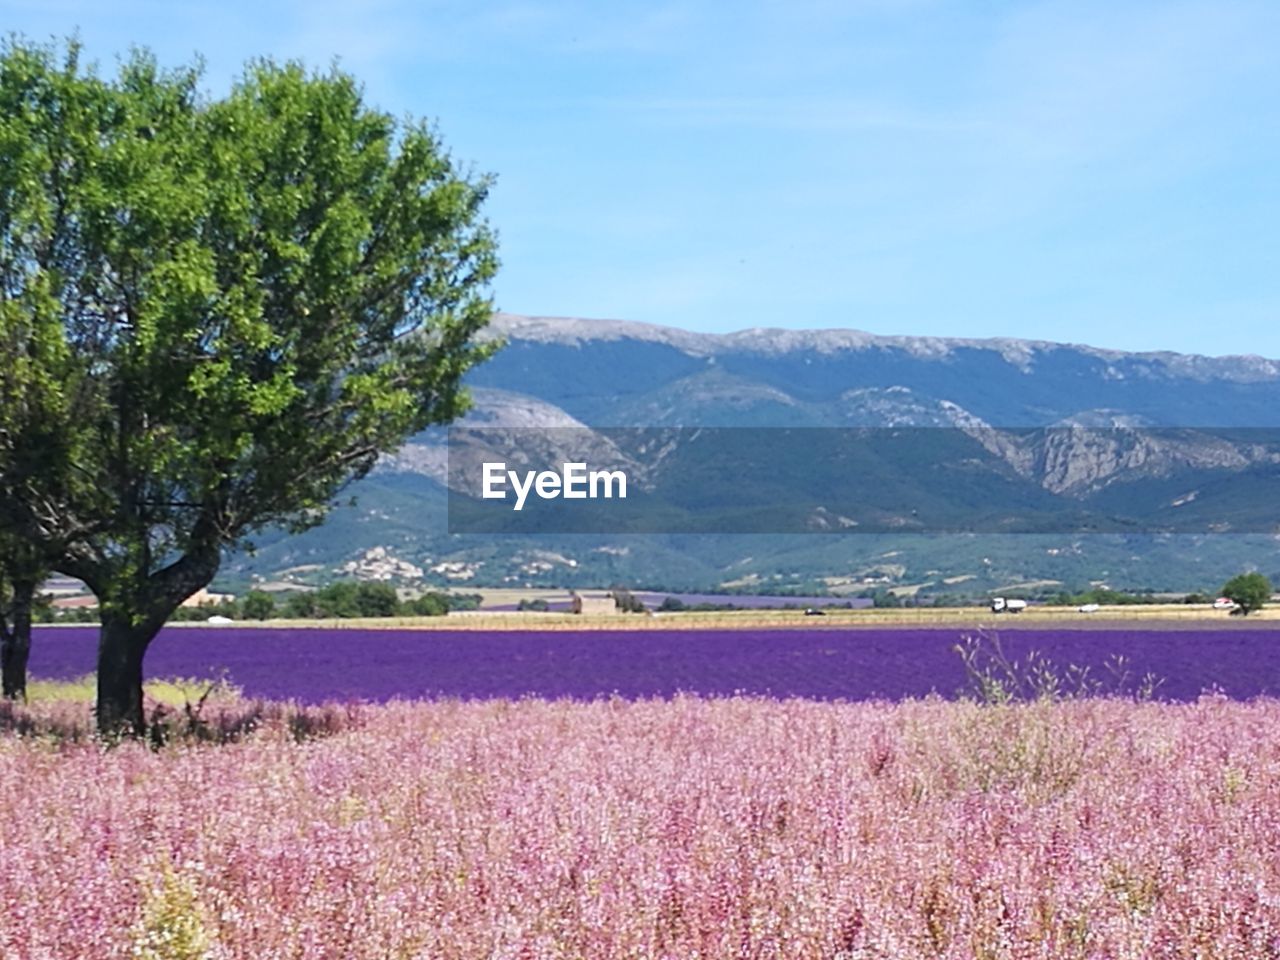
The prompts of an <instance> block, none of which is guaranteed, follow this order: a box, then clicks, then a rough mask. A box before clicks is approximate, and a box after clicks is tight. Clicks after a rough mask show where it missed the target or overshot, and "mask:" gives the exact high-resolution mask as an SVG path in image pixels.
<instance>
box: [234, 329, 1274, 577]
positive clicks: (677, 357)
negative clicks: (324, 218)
mask: <svg viewBox="0 0 1280 960" xmlns="http://www.w3.org/2000/svg"><path fill="white" fill-rule="evenodd" d="M489 335H490V336H494V337H500V338H502V339H503V340H504V341H505V344H504V346H503V348H502V349H501V350H500V351H498V353H497V354H496V355H495V356H494V358H493V359H492V360H490V361H488V362H487V363H485V364H484V365H482V366H481V367H478V368H477V369H476V370H474V371H473V372H472V374H471V376H470V377H469V381H468V383H469V387H470V389H471V390H472V393H473V397H474V400H475V404H474V407H473V410H472V412H471V413H470V414H469V415H468V417H467V418H466V419H465V420H464V421H462V422H460V423H459V424H458V425H455V427H454V428H452V431H451V436H452V442H451V445H450V446H448V447H446V443H445V434H444V431H442V430H439V429H433V430H429V431H427V432H425V433H424V434H422V435H419V436H417V437H414V438H412V439H411V440H410V441H409V442H408V443H407V444H405V446H404V447H403V448H402V449H401V450H399V451H397V452H396V453H394V454H390V455H388V456H386V457H384V458H383V460H382V461H381V462H380V463H379V466H378V467H377V468H376V469H375V471H374V472H373V473H372V474H371V475H370V476H369V477H367V478H366V479H364V480H362V481H360V482H359V483H357V484H354V485H353V486H352V487H351V488H350V489H349V490H348V491H347V492H346V493H347V494H349V495H351V496H352V497H354V500H355V503H354V505H344V506H341V507H339V508H338V509H336V510H335V511H334V514H333V515H332V517H331V518H330V520H329V521H328V522H327V523H326V524H325V525H324V526H322V527H320V528H317V529H315V530H312V531H309V532H307V533H305V534H301V535H297V536H286V535H283V534H276V533H268V534H266V535H264V536H263V537H262V538H261V539H260V541H259V543H258V545H257V549H256V552H255V553H254V554H253V555H251V556H243V555H237V556H235V557H233V558H231V559H230V560H229V562H228V563H227V565H226V566H225V568H224V573H223V576H222V577H221V578H220V580H219V583H220V585H222V586H224V587H229V588H239V587H243V586H245V585H247V584H249V583H260V584H267V585H271V586H285V585H289V584H293V583H306V582H316V581H321V580H325V579H329V578H331V577H333V576H337V575H354V576H363V577H380V578H388V579H393V580H401V581H405V582H418V581H422V582H426V583H436V584H449V585H453V586H468V585H476V586H478V585H486V586H526V585H528V586H605V585H609V584H612V583H625V584H627V585H629V586H633V587H637V588H639V587H651V588H658V589H662V588H665V589H698V590H714V589H725V590H758V591H761V592H772V591H777V590H804V591H812V590H815V589H826V590H831V591H834V592H837V593H853V592H862V591H866V590H879V589H892V590H894V591H896V592H898V593H901V594H921V595H928V594H930V593H934V594H937V593H979V592H989V591H993V590H1014V591H1016V590H1018V589H1022V590H1032V591H1034V590H1037V589H1056V588H1057V587H1058V586H1061V587H1062V588H1064V589H1082V588H1084V587H1087V586H1089V585H1091V584H1092V585H1097V584H1106V585H1108V586H1111V587H1115V588H1129V589H1155V590H1170V591H1177V590H1190V589H1198V588H1206V587H1208V588H1212V587H1213V586H1214V585H1216V584H1218V583H1220V582H1221V580H1222V579H1224V578H1225V577H1226V576H1227V575H1229V574H1231V573H1234V572H1237V571H1238V570H1240V569H1247V568H1258V569H1262V570H1263V571H1264V572H1267V573H1272V572H1274V571H1276V570H1280V539H1277V537H1276V536H1275V534H1274V531H1275V530H1276V529H1278V527H1277V524H1276V523H1275V522H1274V521H1273V519H1272V518H1273V516H1280V512H1277V511H1275V509H1274V507H1273V504H1275V503H1277V502H1280V501H1278V500H1277V498H1276V496H1275V491H1276V490H1277V489H1280V486H1277V483H1276V481H1277V480H1280V442H1277V441H1280V422H1278V421H1280V362H1277V361H1274V360H1268V359H1264V358H1260V357H1254V356H1223V357H1204V356H1192V355H1184V354H1175V353H1167V352H1159V353H1123V352H1118V351H1112V350H1102V349H1097V348H1093V347H1087V346H1078V345H1070V344H1057V343H1048V342H1041V341H1031V340H1017V339H1008V338H1000V339H989V340H965V339H951V338H936V337H902V336H891V337H890V336H877V335H873V334H869V333H864V332H861V331H856V330H844V329H828V330H790V329H788V330H747V331H742V332H738V333H729V334H707V333H694V332H690V331H685V330H678V329H673V328H666V327H659V326H653V325H648V324H639V323H632V322H625V321H608V320H586V319H578V318H548V317H524V316H517V315H512V314H498V315H496V316H495V318H494V320H493V323H492V324H491V326H490V329H489ZM694 427H704V428H735V429H738V428H773V429H774V430H781V432H779V433H777V434H769V433H767V432H762V433H761V434H760V435H761V436H783V435H790V434H789V433H788V431H804V430H811V429H813V428H840V430H839V431H833V430H830V429H829V430H828V434H824V435H843V434H844V433H845V432H849V431H852V432H857V431H864V432H865V431H870V432H872V433H874V434H875V435H877V436H890V435H892V436H894V437H895V438H898V439H896V440H895V443H896V444H898V445H899V446H901V444H902V443H903V442H904V441H903V440H902V439H901V438H902V437H906V438H908V439H909V440H911V442H914V440H912V439H911V438H916V437H919V438H929V441H928V442H929V443H930V444H932V447H931V448H930V449H932V450H934V454H935V455H936V456H943V454H939V453H937V449H938V448H939V440H938V438H939V437H945V438H946V443H945V444H944V445H943V446H944V447H945V457H946V458H948V459H947V461H946V464H944V466H945V465H949V464H952V463H964V464H966V465H967V467H966V470H965V471H957V470H955V469H923V468H917V469H911V470H908V469H906V468H904V467H903V466H902V464H903V463H918V462H919V456H918V455H917V453H918V452H913V453H912V456H905V455H902V454H899V455H898V459H897V460H892V458H890V460H889V461H886V462H888V463H889V466H885V467H883V469H882V470H881V472H880V473H879V474H873V473H871V472H866V473H865V474H857V475H851V474H849V473H848V472H847V471H844V472H842V471H841V470H837V469H836V467H835V466H834V465H833V462H828V461H826V460H824V459H823V458H822V457H820V456H818V455H817V454H812V455H810V454H807V453H806V452H805V450H806V448H804V447H798V448H796V449H791V450H789V451H788V452H787V453H786V454H785V455H781V454H780V455H779V456H778V457H777V459H778V461H779V462H780V463H782V464H783V465H784V466H785V467H786V469H787V470H788V471H790V473H786V472H785V471H784V477H790V478H792V479H791V480H789V481H788V483H789V486H786V487H785V489H787V490H791V489H795V490H804V491H806V494H805V498H803V500H802V501H801V500H798V501H797V502H796V503H795V504H789V505H790V506H794V507H795V509H794V510H793V511H792V513H794V514H795V516H794V517H792V518H791V519H790V520H789V521H788V523H787V524H784V525H781V526H769V525H767V524H766V525H765V526H764V527H747V528H745V529H767V530H785V531H787V532H777V533H774V532H767V533H764V532H756V533H725V532H720V531H722V530H732V529H744V528H742V527H737V528H735V527H734V526H733V525H732V524H724V525H721V526H716V525H715V524H711V525H709V526H702V527H698V526H696V525H691V524H690V523H688V522H687V518H689V517H693V516H694V514H692V513H689V512H688V510H689V504H690V502H691V501H690V498H691V497H692V496H693V494H692V493H691V492H690V486H689V484H688V483H685V484H683V485H682V484H681V483H680V479H681V478H687V477H689V476H692V475H703V474H706V473H707V472H708V471H712V470H713V468H714V466H715V463H716V461H714V460H712V459H711V457H712V453H711V452H710V451H712V450H713V449H714V445H712V444H708V443H707V442H706V440H705V438H704V439H703V440H702V441H701V443H700V444H698V443H692V442H689V440H690V438H691V437H693V436H695V435H698V432H697V431H693V430H690V429H683V430H682V429H677V428H694ZM610 428H624V429H623V430H621V431H619V430H617V429H610ZM625 428H642V429H643V430H645V431H650V432H652V431H655V430H658V429H664V430H668V431H670V437H671V438H672V440H671V445H672V447H673V449H674V450H675V452H674V453H672V452H670V451H668V452H667V453H666V454H664V456H666V461H665V463H666V470H665V472H662V471H657V470H651V471H650V472H649V473H648V474H645V476H647V477H648V480H649V491H648V492H649V493H651V494H653V495H654V496H660V497H661V500H662V504H663V506H664V509H666V510H668V511H669V516H670V517H674V518H676V519H675V522H669V523H668V524H666V526H665V527H663V528H662V532H658V533H643V534H625V535H624V534H618V533H611V532H609V531H608V530H604V531H596V532H590V533H550V532H535V533H524V534H514V533H502V532H495V533H488V534H478V533H467V534H460V533H453V534H450V533H449V532H448V528H447V525H446V523H445V517H446V507H447V504H448V502H449V500H448V498H449V491H448V486H449V484H450V481H451V476H450V473H449V471H448V469H447V467H448V463H449V460H450V458H451V457H452V458H453V460H454V461H455V463H457V462H460V461H465V460H466V459H467V458H468V457H472V458H473V459H478V458H480V456H481V454H482V452H483V451H485V450H487V449H489V448H488V447H486V446H485V444H486V443H488V442H489V441H488V440H486V439H485V438H486V431H488V432H489V433H490V434H491V433H492V431H494V430H495V429H497V430H507V431H515V432H517V433H520V434H521V435H523V436H526V437H527V436H531V435H533V432H534V431H538V435H539V436H541V437H546V438H552V437H555V436H559V435H561V433H563V434H564V435H572V436H573V437H574V438H575V441H574V442H575V444H576V448H577V449H578V450H579V452H580V451H581V449H582V448H583V444H584V443H585V444H586V449H588V450H589V451H590V453H591V455H592V458H593V461H598V462H610V461H611V459H612V460H613V461H617V462H622V461H624V460H626V461H627V462H631V463H633V465H636V464H635V461H637V460H640V461H643V458H642V457H638V455H637V454H636V451H635V450H627V449H623V447H624V446H625V444H624V443H622V442H621V441H620V440H619V439H618V437H619V436H623V437H625V436H627V435H628V433H627V430H626V429H625ZM584 438H586V439H585V440H584ZM544 445H546V446H547V449H545V450H542V451H541V455H542V456H543V457H545V458H546V459H548V460H555V459H556V457H557V456H558V455H559V452H560V451H558V450H557V449H555V448H554V443H553V442H552V441H551V440H545V441H544ZM917 446H918V445H917ZM895 449H897V448H895ZM912 449H913V451H914V450H915V448H912ZM719 456H720V457H721V461H723V451H720V454H719ZM904 457H905V459H904ZM912 457H915V459H912ZM866 459H867V458H864V460H866ZM881 459H884V458H881ZM638 466H639V467H641V468H643V466H644V464H643V463H640V464H638ZM894 470H896V471H897V472H896V473H894V472H893V471H894ZM886 471H888V472H886ZM642 472H643V470H642ZM731 479H732V478H731ZM455 486H456V483H455ZM730 489H731V491H732V493H733V495H734V496H736V497H738V498H739V500H743V501H746V500H750V499H751V498H752V497H755V498H757V500H756V502H760V503H777V502H778V498H779V497H780V496H782V497H786V493H782V494H779V493H778V492H777V491H776V490H770V489H766V488H763V487H759V485H756V486H753V485H752V482H751V481H750V479H749V478H743V477H741V476H739V477H738V478H737V479H736V481H735V482H731V483H730ZM654 491H657V492H656V493H654ZM828 491H829V492H828ZM895 491H896V499H895V497H893V496H889V495H888V493H889V492H895ZM903 491H910V498H911V501H912V503H913V504H918V505H920V507H921V509H922V510H923V512H924V515H926V516H932V517H933V520H934V523H933V525H932V526H930V525H929V524H928V523H919V524H916V525H914V526H913V525H912V523H911V522H910V519H911V518H910V516H908V515H907V514H906V513H904V512H903V511H901V510H900V511H898V512H897V513H895V512H894V507H893V504H895V503H898V502H900V501H902V498H903V496H904V493H903ZM855 494H856V495H855ZM698 496H699V497H700V498H701V499H699V500H698V504H699V505H700V506H699V509H702V510H704V511H705V509H712V510H715V509H721V510H723V511H728V510H729V507H730V506H731V504H730V502H729V500H730V499H731V498H728V497H726V498H725V503H720V504H717V503H712V504H710V505H708V504H707V503H706V499H705V496H704V495H702V494H699V495H698ZM960 501H963V502H965V503H967V504H970V505H973V504H978V505H980V506H981V507H982V515H983V517H984V518H986V519H985V525H984V524H979V525H978V526H977V527H975V528H974V530H973V531H972V532H964V533H954V532H952V533H945V534H941V533H931V532H930V531H931V530H936V529H940V528H939V526H938V524H937V519H938V518H939V517H952V516H954V512H953V507H954V504H956V503H957V502H960ZM1010 503H1018V504H1024V505H1026V509H1027V510H1033V511H1034V513H1035V517H1036V518H1037V520H1036V523H1038V524H1039V526H1037V525H1036V524H1031V525H1029V526H1027V525H1024V526H1023V527H1017V526H1013V527H1010V528H1009V529H1024V530H1043V531H1045V532H1036V533H1016V534H1002V533H996V532H994V531H996V530H1000V529H1003V528H1002V527H1000V525H999V522H997V521H999V519H1000V516H1001V515H1002V514H1001V511H1002V510H1004V509H1005V508H1006V507H1007V505H1008V504H1010ZM680 510H685V511H686V512H685V513H684V514H681V513H679V511H680ZM859 510H861V511H862V512H861V514H859V513H858V511H859ZM670 511H675V512H670ZM930 511H932V513H930ZM774 513H775V514H777V513H778V511H774ZM855 514H856V516H854V515H855ZM729 515H730V514H729V513H727V512H726V513H725V516H729ZM1078 517H1087V518H1094V519H1096V518H1099V517H1104V518H1110V520H1111V521H1112V523H1111V525H1110V526H1106V525H1103V526H1099V527H1097V529H1108V530H1113V531H1116V530H1118V531H1133V532H1113V533H1106V534H1101V533H1091V532H1088V531H1089V530H1090V529H1092V528H1091V527H1090V524H1089V523H1081V522H1079V520H1078V519H1070V518H1078ZM681 518H685V519H681ZM868 518H871V519H876V520H878V522H877V523H873V522H869V520H868ZM1170 518H1176V519H1177V523H1174V524H1173V525H1170V522H1171V520H1170ZM1188 518H1189V519H1188ZM1090 522H1092V521H1090ZM859 526H861V528H862V529H861V530H859V529H857V527H859ZM944 526H945V525H944ZM690 529H701V530H704V531H710V532H702V533H697V534H692V533H680V532H674V531H678V530H690ZM863 530H876V531H877V532H874V533H869V532H862V531H863ZM834 531H839V532H836V533H835V535H831V536H814V535H813V534H814V533H815V532H826V533H832V532H834ZM1188 531H1190V532H1188Z"/></svg>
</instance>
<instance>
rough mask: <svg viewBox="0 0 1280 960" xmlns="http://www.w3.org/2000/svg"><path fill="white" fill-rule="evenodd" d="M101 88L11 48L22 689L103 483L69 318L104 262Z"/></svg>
mask: <svg viewBox="0 0 1280 960" xmlns="http://www.w3.org/2000/svg"><path fill="white" fill-rule="evenodd" d="M102 109H103V101H102V98H101V96H100V91H99V90H98V87H97V85H96V84H95V83H93V82H92V81H91V80H90V79H88V78H85V77H82V76H81V75H80V70H79V48H78V47H77V46H76V45H75V44H71V45H69V46H68V47H67V48H66V50H65V51H64V52H62V53H61V54H60V53H59V51H57V50H56V49H55V48H53V47H51V46H21V45H17V44H14V43H11V42H6V43H4V44H2V45H0V662H2V664H3V690H4V695H5V696H7V697H18V698H20V697H22V696H24V694H25V689H26V664H27V657H28V653H29V651H30V645H31V630H30V624H31V615H32V609H33V605H34V604H35V603H36V600H37V591H38V588H39V585H40V583H41V582H42V581H43V580H44V579H45V577H46V576H47V575H48V573H49V572H50V570H51V569H52V568H53V566H54V565H55V564H56V562H57V561H58V559H59V558H60V556H61V553H62V551H63V550H64V549H65V547H66V545H67V544H68V543H69V542H71V541H72V540H74V539H75V538H76V537H77V536H78V535H80V534H82V533H84V532H86V531H87V530H89V529H91V527H89V526H88V525H86V523H85V520H84V517H82V516H81V515H80V514H78V513H77V511H76V510H75V509H74V506H73V505H74V504H75V503H76V502H82V503H84V502H93V501H94V499H95V491H96V480H95V478H94V476H93V473H92V470H89V469H85V467H84V464H83V463H82V457H81V454H82V452H83V443H84V441H85V440H86V439H87V436H88V434H87V430H86V425H87V423H88V422H89V420H90V414H91V412H92V410H93V409H94V405H95V404H96V403H98V402H100V401H101V390H100V388H99V387H98V385H97V384H96V382H95V380H94V378H93V377H92V376H91V375H90V373H92V371H86V370H84V369H81V368H79V367H78V366H77V365H76V363H75V362H74V358H73V356H72V353H71V351H70V349H69V347H68V343H67V336H66V330H65V328H64V319H65V317H66V316H67V313H68V307H69V305H70V304H72V303H76V302H79V301H81V300H82V298H83V297H84V296H85V295H86V290H87V289H88V288H89V287H90V286H91V284H90V283H89V282H88V277H89V275H90V273H91V272H92V270H93V267H92V265H90V264H89V263H88V262H86V261H85V260H84V259H83V258H82V257H81V256H80V252H81V250H82V249H83V247H84V243H83V237H84V232H85V230H86V227H87V224H86V221H85V219H84V217H82V216H81V215H80V214H81V211H82V209H83V207H82V205H81V203H80V199H79V198H80V192H81V191H82V190H83V189H84V186H85V183H86V182H87V181H88V180H89V179H90V171H89V168H88V165H87V163H86V153H87V152H92V151H86V149H85V148H86V146H87V144H86V143H85V137H86V136H88V131H90V130H93V129H96V128H97V127H98V119H97V118H99V117H100V114H101V111H102Z"/></svg>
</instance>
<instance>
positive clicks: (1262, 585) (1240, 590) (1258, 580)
mask: <svg viewBox="0 0 1280 960" xmlns="http://www.w3.org/2000/svg"><path fill="white" fill-rule="evenodd" d="M1222 595H1223V596H1224V597H1226V598H1227V599H1228V600H1230V601H1232V602H1233V603H1235V605H1236V606H1237V608H1239V610H1240V613H1241V614H1242V615H1246V616H1247V615H1248V614H1250V613H1253V612H1254V611H1255V610H1261V609H1262V608H1263V606H1264V605H1265V604H1266V602H1267V601H1268V600H1270V599H1271V581H1270V580H1268V579H1267V578H1266V577H1265V576H1263V575H1262V574H1260V573H1242V574H1239V575H1238V576H1235V577H1232V578H1231V579H1230V580H1228V581H1227V582H1226V584H1225V585H1224V586H1223V588H1222Z"/></svg>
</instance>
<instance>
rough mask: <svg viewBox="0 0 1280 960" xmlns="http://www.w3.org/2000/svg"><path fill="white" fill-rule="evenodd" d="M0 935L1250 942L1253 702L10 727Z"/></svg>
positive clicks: (443, 709)
mask: <svg viewBox="0 0 1280 960" xmlns="http://www.w3.org/2000/svg"><path fill="white" fill-rule="evenodd" d="M33 709H34V708H33ZM0 956H2V957H4V958H6V960H29V958H30V960H34V958H76V960H93V958H106V957H113V958H114V957H118V958H124V957H131V958H147V960H160V958H165V960H191V958H246V960H263V958H270V960H285V958H315V960H346V958H378V960H389V958H405V960H409V958H423V960H426V958H431V960H454V958H456V960H462V958H467V960H544V958H546V960H551V958H561V960H612V958H619V960H621V958H634V960H658V958H670V960H677V958H678V960H693V958H704V960H706V958H778V960H783V958H786V960H805V958H814V960H819V958H825V960H837V958H844V960H852V958H872V957H875V958H886V960H903V958H917V957H921V958H923V957H930V958H933V957H938V958H957V960H958V958H1018V960H1022V958H1052V960H1065V958H1109V960H1122V958H1134V960H1137V958H1166V957H1167V958H1173V957H1179V958H1184V957H1185V958H1241V960H1245V958H1248V960H1260V958H1265V957H1276V956H1280V702H1277V701H1257V702H1253V703H1237V702H1232V701H1229V700H1226V699H1223V698H1203V699H1201V700H1200V701H1198V702H1195V703H1191V704H1184V705H1171V704H1155V703H1134V702H1131V701H1123V700H1108V699H1086V700H1079V701H1069V702H1062V703H1048V702H1045V703H1032V704H1028V705H1018V706H1001V707H993V706H979V705H976V704H972V703H944V702H941V701H909V702H905V703H899V704H874V703H871V704H841V703H818V702H809V701H801V700H795V701H771V700H765V699H752V698H733V699H718V700H705V699H696V698H692V697H690V698H678V699H676V700H674V701H639V702H627V701H622V700H613V701H597V702H594V703H582V702H569V701H563V702H559V701H557V702H549V701H542V700H522V701H481V702H436V703H415V704H407V703H392V704H390V705H388V706H385V707H366V708H361V711H360V713H359V715H358V716H355V715H353V716H350V717H348V718H347V721H344V722H342V723H335V724H334V725H333V729H332V730H331V731H330V735H327V736H322V737H318V738H314V739H303V741H302V742H299V738H298V737H296V736H292V735H290V732H289V728H288V725H287V724H283V723H267V724H264V725H263V726H262V727H261V728H260V729H258V730H257V731H256V732H254V733H252V734H251V735H250V736H248V737H247V738H246V739H242V740H238V741H236V742H232V743H229V744H225V745H213V744H198V743H181V742H175V743H171V744H169V745H167V746H164V747H163V748H161V749H159V750H153V749H150V748H148V747H145V746H142V745H137V744H126V745H123V746H120V747H116V748H114V749H108V748H104V747H101V746H97V745H95V744H94V743H93V742H92V741H88V742H83V741H82V742H68V741H66V740H55V739H53V738H50V737H48V736H39V735H26V736H19V735H17V734H14V733H9V734H5V735H3V736H0Z"/></svg>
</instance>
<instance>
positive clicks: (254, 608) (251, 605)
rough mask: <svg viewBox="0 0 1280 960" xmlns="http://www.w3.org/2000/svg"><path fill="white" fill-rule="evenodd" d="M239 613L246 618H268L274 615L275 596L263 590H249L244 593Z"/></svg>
mask: <svg viewBox="0 0 1280 960" xmlns="http://www.w3.org/2000/svg"><path fill="white" fill-rule="evenodd" d="M241 613H242V614H243V615H244V618H245V619H246V620H270V619H271V618H272V617H274V616H275V615H276V600H275V597H273V596H271V594H269V593H267V592H266V591H265V590H250V591H249V592H248V593H247V594H245V598H244V604H243V606H242V607H241Z"/></svg>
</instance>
